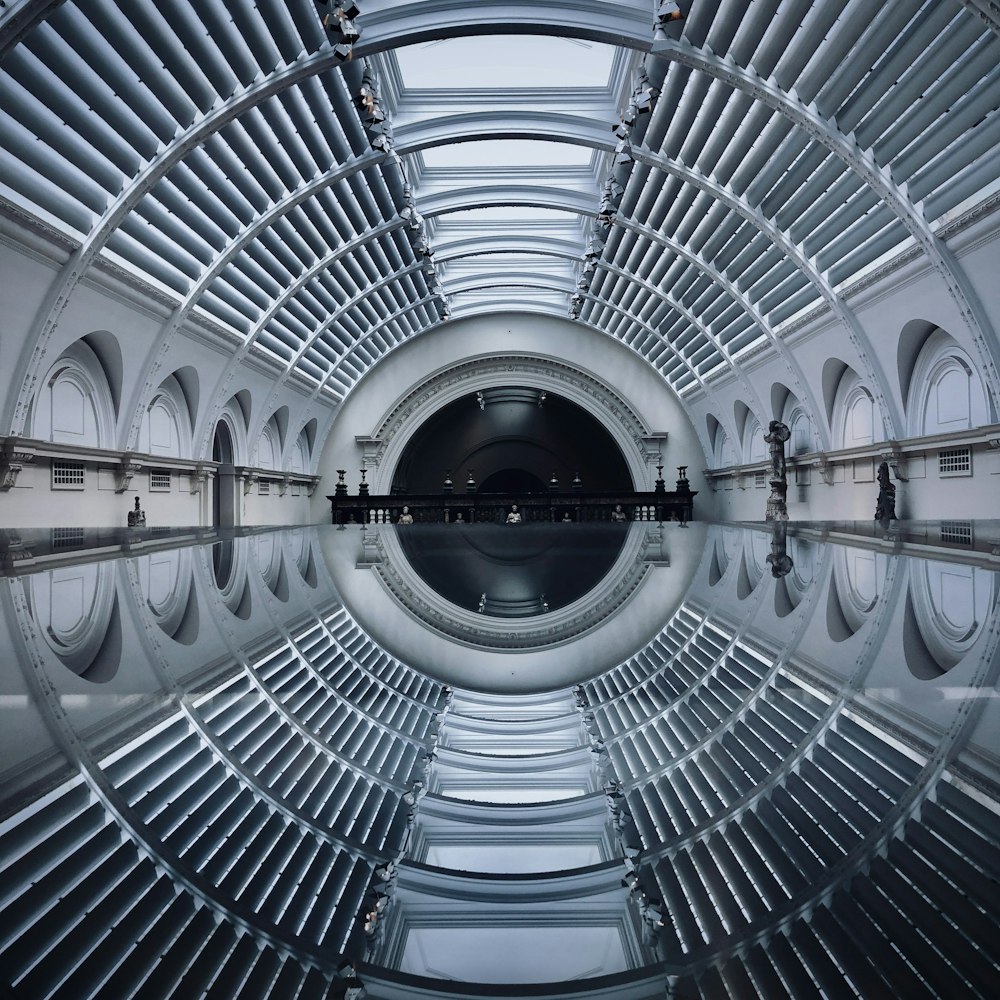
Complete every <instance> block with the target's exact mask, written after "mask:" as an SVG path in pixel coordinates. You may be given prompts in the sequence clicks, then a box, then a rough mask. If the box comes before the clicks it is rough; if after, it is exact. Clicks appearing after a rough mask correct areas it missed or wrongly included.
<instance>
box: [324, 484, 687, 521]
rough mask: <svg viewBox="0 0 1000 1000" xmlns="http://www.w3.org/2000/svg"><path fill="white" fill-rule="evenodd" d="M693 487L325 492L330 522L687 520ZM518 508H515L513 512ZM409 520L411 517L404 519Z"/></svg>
mask: <svg viewBox="0 0 1000 1000" xmlns="http://www.w3.org/2000/svg"><path fill="white" fill-rule="evenodd" d="M695 496H697V491H693V492H692V491H691V490H687V491H678V492H672V493H668V492H644V493H639V492H621V493H435V494H420V495H411V496H406V495H403V496H395V495H392V496H364V495H362V496H348V495H347V494H346V493H344V494H341V495H334V496H328V497H327V499H328V500H329V501H330V505H331V510H332V516H333V523H334V524H351V523H354V524H372V523H375V524H398V523H400V518H401V517H402V518H403V522H402V523H403V524H408V523H413V524H442V523H445V524H455V523H463V524H473V523H476V524H504V523H508V522H509V520H510V518H511V515H512V514H514V515H515V519H517V520H519V523H523V524H531V523H558V522H564V523H565V522H570V523H579V522H586V521H600V522H603V523H607V522H609V521H622V522H625V521H671V520H677V521H690V520H692V518H693V516H694V498H695ZM515 508H516V510H515ZM407 518H412V521H409V520H407Z"/></svg>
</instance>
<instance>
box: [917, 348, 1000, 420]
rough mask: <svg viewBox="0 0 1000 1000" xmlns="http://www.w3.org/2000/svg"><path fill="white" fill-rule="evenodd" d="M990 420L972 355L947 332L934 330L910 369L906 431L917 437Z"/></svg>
mask: <svg viewBox="0 0 1000 1000" xmlns="http://www.w3.org/2000/svg"><path fill="white" fill-rule="evenodd" d="M989 422H990V412H989V404H988V402H987V398H986V391H985V390H984V388H983V382H982V379H981V378H980V377H979V372H978V371H977V369H976V367H975V365H973V363H972V359H971V358H970V357H969V356H968V354H966V353H965V351H963V350H962V349H961V348H960V347H959V346H958V345H957V344H956V343H955V341H954V340H952V338H951V337H950V336H948V334H947V333H945V332H944V331H943V330H937V331H936V332H935V333H933V334H931V336H930V337H929V338H928V340H927V343H926V344H925V345H924V346H923V348H922V349H921V351H920V355H919V357H918V358H917V363H916V366H915V367H914V370H913V377H912V379H911V381H910V394H909V400H908V404H907V422H906V423H907V431H908V433H910V434H912V435H913V436H914V437H920V436H923V435H926V434H942V433H947V432H948V431H962V430H969V429H970V428H973V427H980V426H982V425H983V424H987V423H989Z"/></svg>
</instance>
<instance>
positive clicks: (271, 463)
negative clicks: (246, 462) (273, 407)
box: [254, 421, 281, 469]
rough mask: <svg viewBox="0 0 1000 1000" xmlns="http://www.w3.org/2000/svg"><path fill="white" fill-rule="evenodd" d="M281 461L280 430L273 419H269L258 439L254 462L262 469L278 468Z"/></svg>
mask: <svg viewBox="0 0 1000 1000" xmlns="http://www.w3.org/2000/svg"><path fill="white" fill-rule="evenodd" d="M280 461H281V447H280V445H279V444H278V431H277V429H276V428H275V427H274V424H273V423H272V422H271V421H268V422H267V423H266V424H265V425H264V428H263V430H262V431H261V433H260V437H259V438H258V439H257V454H256V461H255V462H254V464H255V465H256V466H257V467H258V468H260V469H277V468H278V466H279V464H280Z"/></svg>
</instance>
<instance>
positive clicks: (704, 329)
mask: <svg viewBox="0 0 1000 1000" xmlns="http://www.w3.org/2000/svg"><path fill="white" fill-rule="evenodd" d="M597 266H598V267H599V268H601V269H602V270H604V271H607V272H608V273H609V274H614V275H616V276H617V277H619V278H624V279H625V280H626V281H629V282H631V283H632V284H637V285H639V286H640V287H641V288H644V289H645V290H646V291H647V292H649V293H650V295H652V296H654V297H655V298H657V299H659V300H660V302H662V303H663V304H664V305H666V306H669V307H670V308H671V309H673V310H674V311H675V312H676V313H678V315H680V316H681V317H682V318H683V319H685V320H687V322H688V323H690V324H691V325H692V326H693V327H694V328H695V329H696V330H699V331H700V332H701V335H702V336H703V337H704V338H705V339H706V340H707V341H708V342H709V343H710V344H711V345H712V346H713V347H714V348H715V349H716V350H717V351H718V352H719V354H720V355H721V356H722V358H723V359H724V360H725V361H726V363H727V364H728V365H729V367H730V368H731V369H732V370H733V371H734V372H735V374H736V376H737V378H739V380H740V384H741V385H742V386H743V389H744V391H745V392H746V394H747V401H748V402H749V403H750V404H751V406H752V408H753V409H754V410H755V411H756V414H757V417H758V419H759V420H760V421H761V422H762V423H763V422H764V416H763V415H764V414H766V412H767V411H766V410H765V409H764V404H763V402H762V401H761V399H760V397H759V396H758V395H757V391H756V390H755V389H754V388H753V386H752V385H751V384H750V381H749V380H748V379H747V377H746V375H744V374H743V372H742V371H741V370H740V369H739V367H738V366H737V365H736V364H735V363H734V362H733V359H732V357H731V355H730V354H729V351H728V350H726V348H725V347H724V346H723V345H722V344H721V343H720V341H719V339H718V337H716V336H715V334H714V333H712V331H711V330H710V329H709V328H708V326H707V325H706V324H705V323H703V322H702V321H701V320H700V319H698V318H697V317H696V316H695V315H694V313H693V312H691V310H690V309H688V308H687V306H685V305H684V304H683V303H682V302H680V301H678V300H677V299H675V298H674V297H673V296H672V295H671V294H670V293H669V292H665V291H663V289H662V288H657V287H656V285H654V284H652V282H649V281H646V280H645V278H640V277H638V275H635V274H630V273H629V272H627V271H625V270H623V269H622V268H620V267H618V266H617V265H615V264H611V263H609V262H608V261H605V260H600V261H598V262H597ZM598 301H601V302H604V301H607V300H606V299H598ZM623 312H624V313H625V314H626V315H633V313H631V311H630V310H627V309H624V310H623ZM751 315H752V314H751ZM636 318H638V317H636ZM657 338H658V339H659V341H660V342H661V343H668V341H667V340H666V338H665V337H664V336H663V335H662V334H660V333H658V334H657ZM675 353H676V354H677V356H678V357H679V358H681V357H684V356H683V355H682V354H681V352H680V351H676V352H675ZM691 371H692V372H693V371H694V366H693V365H692V366H691ZM803 405H805V404H803Z"/></svg>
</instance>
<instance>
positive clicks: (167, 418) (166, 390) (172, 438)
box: [139, 376, 191, 458]
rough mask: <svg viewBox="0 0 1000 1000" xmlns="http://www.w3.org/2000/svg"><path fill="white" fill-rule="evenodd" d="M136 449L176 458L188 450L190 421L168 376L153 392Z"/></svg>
mask: <svg viewBox="0 0 1000 1000" xmlns="http://www.w3.org/2000/svg"><path fill="white" fill-rule="evenodd" d="M139 450H140V451H144V452H146V454H148V455H165V456H168V457H170V458H180V457H182V456H183V455H186V454H190V451H191V422H190V419H189V417H188V414H187V407H186V405H185V404H184V399H183V395H182V394H181V392H180V387H179V386H178V385H177V382H176V380H175V379H174V378H173V377H172V376H171V377H170V378H169V379H166V380H165V381H164V382H163V384H162V385H161V386H160V387H159V389H157V390H156V393H155V394H154V396H153V400H152V402H151V403H150V404H149V408H148V409H147V410H146V414H145V416H144V417H143V421H142V428H141V429H140V432H139Z"/></svg>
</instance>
